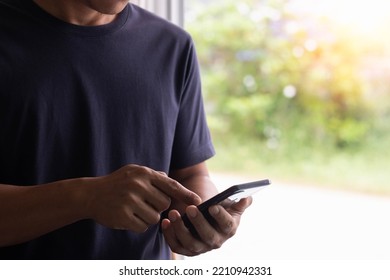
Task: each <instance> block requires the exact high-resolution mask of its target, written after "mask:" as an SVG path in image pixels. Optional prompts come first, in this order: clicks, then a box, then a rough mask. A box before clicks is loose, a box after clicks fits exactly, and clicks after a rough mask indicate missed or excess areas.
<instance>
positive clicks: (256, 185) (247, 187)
mask: <svg viewBox="0 0 390 280" xmlns="http://www.w3.org/2000/svg"><path fill="white" fill-rule="evenodd" d="M270 184H271V181H270V180H268V179H264V180H260V181H254V182H249V183H245V184H239V185H234V186H232V187H230V188H228V189H226V190H224V191H222V192H220V193H219V194H217V195H215V196H213V197H212V198H210V199H208V200H206V201H205V202H203V203H202V204H200V205H198V209H199V211H200V212H201V213H202V215H203V216H204V217H205V218H206V219H207V221H208V222H209V223H210V224H211V225H215V224H216V221H215V220H214V218H213V217H212V216H211V215H210V213H209V211H208V209H209V207H210V206H213V205H216V204H220V205H222V206H223V207H225V208H228V207H229V206H230V205H232V204H233V203H236V202H238V201H239V200H240V199H241V198H245V197H248V196H251V195H253V194H254V193H256V192H257V191H259V190H261V189H262V188H263V187H264V186H267V185H270ZM182 219H183V222H184V224H185V226H186V227H187V228H188V229H189V231H190V232H191V233H192V235H194V236H198V233H197V232H196V230H195V227H194V226H193V225H192V223H191V222H190V220H189V219H188V217H187V215H186V214H184V215H183V216H182Z"/></svg>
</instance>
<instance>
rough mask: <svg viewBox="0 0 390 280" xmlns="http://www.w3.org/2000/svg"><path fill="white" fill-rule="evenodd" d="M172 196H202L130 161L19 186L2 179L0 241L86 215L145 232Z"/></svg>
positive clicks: (190, 199)
mask: <svg viewBox="0 0 390 280" xmlns="http://www.w3.org/2000/svg"><path fill="white" fill-rule="evenodd" d="M171 200H180V201H184V202H185V203H187V204H198V203H199V202H200V198H199V197H198V196H197V195H196V194H195V193H193V192H191V191H189V190H187V189H186V188H184V187H183V186H182V185H180V184H179V183H178V182H177V181H175V180H173V179H171V178H169V177H168V176H167V175H166V174H163V173H161V172H157V171H154V170H151V169H149V168H146V167H142V166H137V165H127V166H124V167H122V168H121V169H119V170H117V171H115V172H113V173H111V174H109V175H107V176H102V177H96V178H77V179H70V180H64V181H58V182H53V183H49V184H44V185H37V186H29V187H21V186H11V185H1V184H0V233H1V234H0V247H4V246H10V245H15V244H18V243H22V242H26V241H29V240H32V239H34V238H37V237H39V236H41V235H44V234H46V233H49V232H51V231H53V230H56V229H59V228H61V227H64V226H66V225H69V224H71V223H74V222H76V221H79V220H82V219H93V220H95V221H96V222H98V223H100V224H102V225H105V226H108V227H111V228H115V229H126V230H131V231H134V232H143V231H145V230H146V229H147V228H148V227H149V226H150V225H152V224H156V223H158V222H159V221H160V214H161V212H163V211H164V210H166V209H168V207H169V206H170V204H171Z"/></svg>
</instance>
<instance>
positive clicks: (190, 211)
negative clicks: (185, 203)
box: [187, 207, 198, 218]
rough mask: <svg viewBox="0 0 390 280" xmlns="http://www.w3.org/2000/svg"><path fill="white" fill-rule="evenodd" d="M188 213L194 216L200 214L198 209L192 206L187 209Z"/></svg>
mask: <svg viewBox="0 0 390 280" xmlns="http://www.w3.org/2000/svg"><path fill="white" fill-rule="evenodd" d="M187 215H189V216H190V217H192V218H196V216H198V211H197V210H196V208H192V207H190V208H188V210H187Z"/></svg>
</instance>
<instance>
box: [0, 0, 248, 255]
mask: <svg viewBox="0 0 390 280" xmlns="http://www.w3.org/2000/svg"><path fill="white" fill-rule="evenodd" d="M35 2H36V3H37V4H38V5H39V6H41V8H43V9H44V10H46V11H47V12H49V13H51V14H52V15H54V16H56V17H57V18H59V19H61V20H63V21H66V22H69V23H72V24H77V25H85V26H93V25H102V24H107V23H109V22H111V21H113V20H114V19H115V17H116V15H117V14H118V13H119V12H120V11H122V10H123V8H124V7H125V6H126V4H127V3H128V1H127V0H55V1H54V0H35ZM216 193H217V189H216V188H215V186H214V184H213V183H212V182H211V180H210V177H209V172H208V169H207V166H206V163H204V162H203V163H200V164H197V165H194V166H191V167H188V168H184V169H179V170H174V171H172V172H171V173H170V174H169V176H168V175H167V174H164V173H162V172H158V171H155V170H152V169H150V168H147V167H143V166H138V165H126V166H124V167H122V168H120V169H119V170H117V171H115V172H113V173H111V174H108V175H106V176H101V177H93V178H75V179H70V180H63V181H57V182H52V183H48V184H43V185H36V186H29V187H22V186H11V185H4V184H0V221H1V222H0V232H1V235H0V247H2V246H10V245H15V244H19V243H22V242H26V241H29V240H33V239H35V238H37V237H39V236H41V235H44V234H47V233H49V232H51V231H54V230H56V229H59V228H61V227H64V226H66V225H69V224H72V223H75V222H77V221H80V220H83V219H93V220H95V221H96V222H98V223H100V224H102V225H104V226H107V227H110V228H113V229H122V230H130V231H133V232H138V233H141V232H144V231H146V230H147V229H148V228H149V226H151V225H154V224H157V223H159V222H160V218H161V213H162V212H164V211H165V210H168V209H169V210H170V211H169V214H168V218H167V219H164V220H163V221H162V223H161V225H162V230H163V234H164V237H165V239H166V241H167V242H168V244H169V246H170V247H171V249H172V251H173V252H176V253H179V254H183V255H188V256H194V255H197V254H201V253H204V252H207V251H210V250H212V249H216V248H219V247H220V246H221V245H222V244H223V243H224V242H225V241H226V240H227V239H229V238H231V237H232V236H233V235H234V234H235V232H236V230H237V227H238V225H239V222H240V218H241V215H242V214H243V212H244V211H245V209H246V208H247V207H248V206H249V205H250V204H251V202H252V199H251V198H247V199H242V200H241V201H240V202H238V203H236V204H234V205H232V206H231V207H230V208H228V209H224V208H223V207H221V206H213V207H210V209H209V211H210V213H211V215H212V216H213V217H214V218H215V219H216V220H217V221H218V225H217V226H216V227H212V226H211V225H210V224H209V223H208V222H207V221H206V220H205V219H204V217H203V216H202V215H201V214H200V213H199V211H198V209H197V208H196V205H198V204H200V203H201V202H202V201H204V200H206V199H208V198H210V197H211V196H213V195H215V194H216ZM15 205H16V206H15ZM19 205H20V206H22V207H18V206H19ZM184 212H186V213H187V215H188V216H189V218H190V221H191V222H192V223H193V224H194V226H195V228H196V229H197V231H198V233H199V236H200V237H199V238H195V237H193V236H192V235H191V234H190V232H189V231H188V229H187V228H186V227H185V226H184V224H183V221H182V219H181V214H182V213H184Z"/></svg>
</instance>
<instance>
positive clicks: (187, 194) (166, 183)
mask: <svg viewBox="0 0 390 280" xmlns="http://www.w3.org/2000/svg"><path fill="white" fill-rule="evenodd" d="M152 184H153V186H155V187H156V188H158V189H159V190H160V191H162V192H163V193H165V194H166V195H168V196H169V197H171V198H174V199H176V200H178V201H182V202H184V203H186V204H188V205H198V204H200V203H201V202H202V199H201V198H200V197H199V195H197V194H196V193H194V192H192V191H190V190H189V189H187V188H186V187H184V186H183V185H182V184H180V183H179V182H178V181H176V180H174V179H172V178H169V177H168V176H167V175H165V174H163V173H160V172H157V174H156V177H155V178H154V179H153V181H152Z"/></svg>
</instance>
